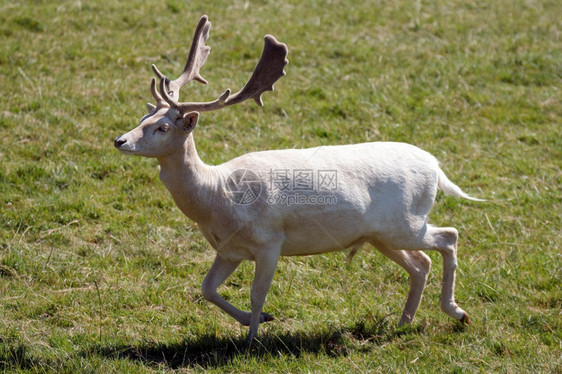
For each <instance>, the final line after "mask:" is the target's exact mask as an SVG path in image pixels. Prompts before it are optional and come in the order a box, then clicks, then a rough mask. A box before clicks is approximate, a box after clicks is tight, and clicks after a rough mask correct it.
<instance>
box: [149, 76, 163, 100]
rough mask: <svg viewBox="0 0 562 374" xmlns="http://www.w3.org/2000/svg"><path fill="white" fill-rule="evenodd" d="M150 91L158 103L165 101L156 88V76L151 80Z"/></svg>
mask: <svg viewBox="0 0 562 374" xmlns="http://www.w3.org/2000/svg"><path fill="white" fill-rule="evenodd" d="M150 93H152V97H154V100H156V105H160V104H162V103H163V102H164V99H163V98H162V96H161V95H160V94H159V93H158V91H157V90H156V79H154V78H152V81H151V82H150Z"/></svg>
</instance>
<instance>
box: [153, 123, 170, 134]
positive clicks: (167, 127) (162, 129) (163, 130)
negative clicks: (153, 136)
mask: <svg viewBox="0 0 562 374" xmlns="http://www.w3.org/2000/svg"><path fill="white" fill-rule="evenodd" d="M169 129H170V126H169V125H166V124H164V125H162V126H160V127H158V128H157V129H156V131H158V132H161V133H166V132H168V130H169Z"/></svg>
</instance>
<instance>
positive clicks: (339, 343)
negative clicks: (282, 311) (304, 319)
mask: <svg viewBox="0 0 562 374" xmlns="http://www.w3.org/2000/svg"><path fill="white" fill-rule="evenodd" d="M421 330H422V329H421V328H411V327H407V328H401V329H392V328H390V327H389V326H388V324H387V322H386V320H385V319H384V318H383V319H380V320H377V321H375V323H374V324H373V323H371V324H370V325H369V326H367V325H366V324H365V323H363V322H361V323H357V324H355V325H354V326H352V327H344V328H338V329H334V328H329V329H327V330H326V331H322V332H316V333H308V332H296V333H287V334H281V335H271V334H269V335H264V336H262V337H261V338H260V339H259V340H258V341H257V342H255V343H254V344H252V347H251V348H249V349H247V348H246V347H247V345H246V340H245V338H244V337H236V338H232V337H223V338H218V337H216V336H215V335H212V334H207V335H203V336H199V337H197V338H193V339H185V340H183V341H180V342H172V343H156V342H141V343H139V344H134V345H115V346H111V345H110V346H97V347H92V348H91V349H89V350H88V351H86V352H83V355H84V356H90V355H99V356H102V357H105V358H109V359H117V360H121V359H126V360H132V361H139V362H142V363H144V364H147V365H165V366H168V367H169V368H172V369H177V368H181V367H201V368H212V367H220V366H223V365H227V364H229V363H230V362H232V361H234V360H236V359H237V358H242V359H243V358H246V357H278V356H279V355H286V356H292V357H300V356H301V354H303V353H314V354H325V355H328V356H334V357H336V356H346V355H347V354H348V353H349V351H348V345H349V343H350V341H353V340H356V341H360V342H366V341H368V342H370V344H368V345H365V344H361V346H362V347H364V349H372V345H373V344H374V345H380V344H383V343H386V342H389V341H392V340H393V339H395V338H397V337H400V336H403V335H405V334H414V335H418V334H419V333H420V332H421Z"/></svg>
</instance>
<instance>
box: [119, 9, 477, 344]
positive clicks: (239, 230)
mask: <svg viewBox="0 0 562 374" xmlns="http://www.w3.org/2000/svg"><path fill="white" fill-rule="evenodd" d="M210 27H211V23H210V22H209V21H208V19H207V17H206V16H203V17H202V18H201V21H200V22H199V25H198V26H197V28H196V31H195V36H194V38H193V43H192V46H191V49H190V52H189V56H188V58H187V63H186V65H185V69H184V71H183V73H182V74H181V76H180V77H179V78H177V79H176V80H173V81H170V80H169V79H168V78H166V77H165V76H164V75H163V74H162V73H161V72H160V71H159V70H158V69H157V68H156V67H155V66H154V65H153V66H152V67H153V70H154V72H155V74H156V75H157V76H158V78H159V79H160V83H159V87H158V88H159V89H157V87H156V81H155V79H154V78H153V79H152V84H151V92H152V95H153V96H154V99H155V100H156V106H154V105H151V104H148V105H147V108H148V110H149V113H148V114H147V115H146V116H144V117H143V118H142V119H141V121H140V125H139V126H138V127H137V128H135V129H134V130H132V131H130V132H128V133H126V134H124V135H122V136H120V137H118V138H117V139H116V140H115V147H116V148H117V149H118V150H119V151H121V152H122V153H124V154H130V155H138V156H144V157H154V158H156V159H157V160H158V162H159V164H160V168H161V169H160V179H161V180H162V182H163V183H164V185H165V186H166V188H167V189H168V190H169V191H170V193H171V195H172V197H173V199H174V201H175V202H176V204H177V206H178V207H179V208H180V210H181V211H182V212H183V213H184V214H185V215H186V216H187V217H189V218H190V219H192V220H193V221H195V222H196V223H197V224H198V226H199V229H200V230H201V232H202V233H203V235H204V236H205V238H206V239H207V240H208V241H209V243H210V244H211V245H212V246H213V248H214V249H215V250H216V252H217V255H216V258H215V261H214V263H213V266H212V267H211V270H210V271H209V273H208V274H207V276H206V277H205V279H204V280H203V284H202V293H203V296H204V297H205V298H206V299H207V300H209V301H211V302H212V303H214V304H216V305H217V306H218V307H220V308H221V309H222V310H224V311H225V312H226V313H228V314H229V315H231V316H232V317H234V318H235V319H236V320H237V321H238V322H240V323H241V324H243V325H246V326H248V325H249V326H250V328H249V335H248V339H249V340H250V341H251V340H252V339H254V338H255V337H256V336H257V332H258V325H259V324H260V323H261V322H266V321H271V320H273V317H272V316H271V315H269V314H267V313H263V312H262V309H263V305H264V303H265V300H266V295H267V292H268V290H269V288H270V285H271V282H272V279H273V275H274V273H275V268H276V266H277V262H278V261H279V257H280V256H304V255H313V254H320V253H326V252H331V251H338V250H343V249H346V248H352V251H351V253H350V256H353V255H354V254H355V252H356V251H357V249H359V248H360V246H361V245H362V244H363V243H365V242H368V243H370V244H372V245H373V246H374V247H375V248H376V249H378V250H379V251H380V252H381V253H382V254H384V255H385V256H387V257H388V258H390V259H391V260H392V261H394V262H396V263H397V264H399V265H400V266H402V267H403V268H404V269H405V270H406V271H407V272H408V273H409V274H410V278H411V279H410V292H409V294H408V298H407V301H406V305H405V307H404V311H403V313H402V317H401V319H400V324H404V323H410V322H411V321H412V319H413V317H414V314H415V313H416V310H417V308H418V306H419V304H420V300H421V297H422V292H423V290H424V287H425V283H426V280H427V276H428V273H429V270H430V265H431V260H430V258H429V257H428V256H427V255H426V254H425V253H423V252H422V251H425V250H436V251H438V252H439V253H441V255H442V257H443V264H444V265H443V284H442V292H441V309H442V310H443V311H444V312H445V313H446V314H448V315H449V316H451V317H453V318H455V319H457V320H460V321H461V322H464V323H466V324H468V323H469V318H468V315H467V313H466V312H465V311H464V310H462V309H461V308H459V307H458V306H457V304H456V303H455V300H454V289H455V270H456V268H457V239H458V232H457V230H456V229H454V228H450V227H447V228H441V227H434V226H432V225H429V224H428V213H429V211H430V209H431V207H432V205H433V203H434V200H435V195H436V193H437V189H438V188H440V189H441V190H443V191H444V192H445V193H446V194H448V195H453V196H458V197H463V198H466V199H471V200H478V199H475V198H472V197H470V196H468V195H467V194H465V193H464V192H463V191H462V190H461V189H460V188H459V187H458V186H456V185H455V184H454V183H452V182H451V181H450V180H449V179H448V178H447V177H446V176H445V174H444V173H443V171H442V170H441V169H440V168H439V165H438V162H437V160H436V159H435V157H433V156H432V155H430V154H429V153H427V152H425V151H423V150H421V149H419V148H417V147H415V146H412V145H409V144H404V143H391V142H374V143H364V144H356V145H342V146H324V147H318V148H310V149H287V150H274V151H264V152H253V153H248V154H245V155H243V156H240V157H237V158H235V159H233V160H230V161H228V162H226V163H224V164H221V165H217V166H211V165H207V164H205V163H204V162H202V161H201V159H200V158H199V156H198V155H197V151H196V149H195V142H194V140H193V130H194V129H195V126H196V124H197V120H198V118H199V113H198V112H204V111H211V110H216V109H221V108H224V107H226V106H228V105H233V104H237V103H240V102H242V101H244V100H247V99H250V98H252V99H254V100H255V101H256V103H258V104H259V105H260V106H261V105H263V103H262V101H261V95H262V93H263V92H265V91H273V84H274V83H275V81H277V80H278V79H279V78H280V77H282V76H283V75H285V72H284V71H283V69H284V67H285V65H286V64H287V63H288V60H287V59H286V56H287V53H288V50H287V46H286V45H285V44H283V43H279V42H278V41H277V40H276V39H275V38H274V37H273V36H271V35H266V37H265V46H264V50H263V53H262V57H261V59H260V61H259V63H258V65H257V66H256V68H255V70H254V72H253V74H252V77H251V78H250V80H249V81H248V82H247V83H246V85H245V86H244V88H243V89H242V90H240V91H239V92H237V93H236V94H233V95H230V90H227V91H226V92H225V93H224V94H222V95H221V96H220V97H219V98H218V99H216V100H215V101H212V102H206V103H193V102H179V101H178V98H179V90H180V88H181V87H183V86H184V85H186V84H187V83H188V82H190V81H192V80H196V81H199V82H202V83H206V81H205V79H203V78H202V76H201V75H200V73H199V70H200V68H201V67H202V66H203V64H204V63H205V61H206V59H207V56H208V55H209V52H210V47H208V46H206V45H205V42H206V40H207V38H208V36H209V30H210ZM242 260H250V261H255V277H254V281H253V284H252V290H251V312H245V311H242V310H240V309H238V308H236V307H234V306H233V305H232V304H230V303H229V302H227V301H226V300H225V299H224V298H222V297H221V296H220V295H219V294H218V293H217V288H218V287H219V285H221V284H222V283H223V282H224V281H225V280H226V279H227V278H228V277H229V276H230V275H231V274H232V272H233V271H234V270H235V269H236V268H237V267H238V265H239V264H240V262H241V261H242Z"/></svg>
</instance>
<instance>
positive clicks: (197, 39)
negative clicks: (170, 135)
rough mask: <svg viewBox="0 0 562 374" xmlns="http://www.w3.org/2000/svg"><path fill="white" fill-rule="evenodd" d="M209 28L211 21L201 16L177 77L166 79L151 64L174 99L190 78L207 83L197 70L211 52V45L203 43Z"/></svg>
mask: <svg viewBox="0 0 562 374" xmlns="http://www.w3.org/2000/svg"><path fill="white" fill-rule="evenodd" d="M210 30H211V22H209V19H208V17H207V16H203V17H201V20H200V21H199V24H198V25H197V28H196V29H195V34H194V36H193V42H192V43H191V48H190V50H189V55H188V56H187V61H186V63H185V67H184V69H183V72H182V73H181V75H180V76H179V77H178V78H177V79H174V80H170V79H168V78H167V77H166V76H165V75H164V74H162V73H161V72H160V70H158V68H157V67H156V66H155V65H154V64H153V65H152V70H153V71H154V74H156V76H157V77H158V78H159V79H160V80H164V81H165V83H166V86H167V88H168V91H169V94H170V96H171V97H172V98H173V99H174V100H178V99H179V91H180V89H181V88H182V87H183V86H185V85H186V84H187V83H189V82H190V81H192V80H196V81H198V82H201V83H203V84H207V81H206V80H205V79H204V78H203V77H202V76H201V74H200V72H199V70H200V69H201V67H202V66H203V65H204V64H205V61H207V57H208V56H209V53H210V52H211V47H209V46H206V45H205V42H206V41H207V39H208V38H209V31H210Z"/></svg>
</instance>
